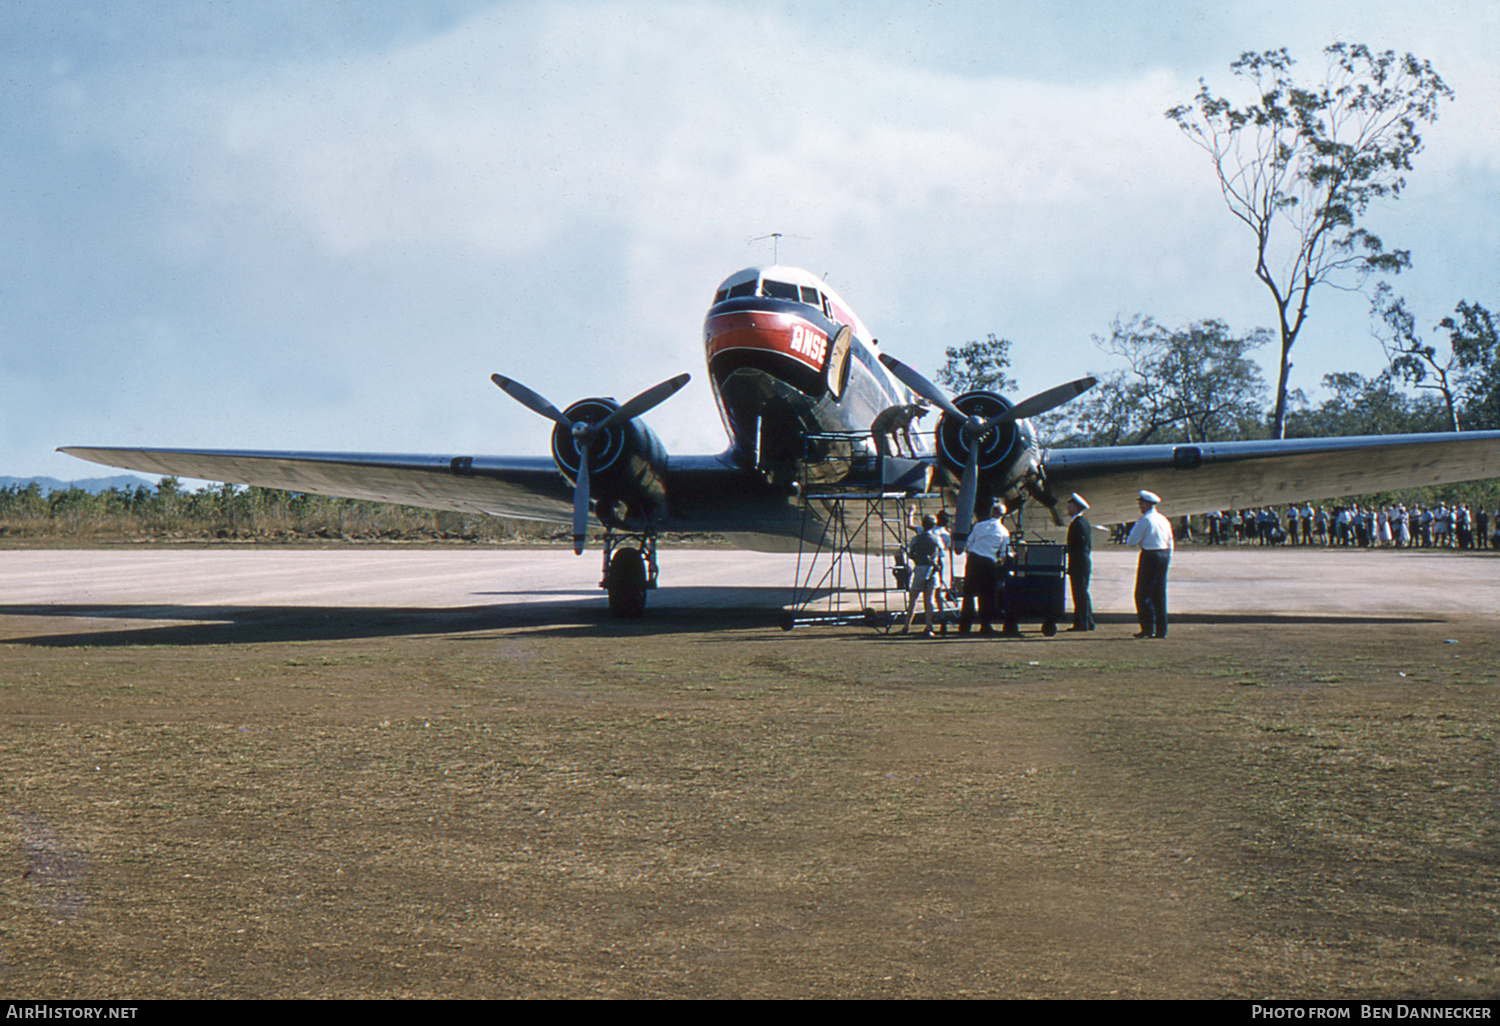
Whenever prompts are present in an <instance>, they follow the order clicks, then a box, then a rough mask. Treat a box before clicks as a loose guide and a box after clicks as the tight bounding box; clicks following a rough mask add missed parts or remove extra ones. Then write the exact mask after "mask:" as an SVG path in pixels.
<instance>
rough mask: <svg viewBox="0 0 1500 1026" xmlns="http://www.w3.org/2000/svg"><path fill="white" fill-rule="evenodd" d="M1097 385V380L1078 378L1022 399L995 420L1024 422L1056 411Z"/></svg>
mask: <svg viewBox="0 0 1500 1026" xmlns="http://www.w3.org/2000/svg"><path fill="white" fill-rule="evenodd" d="M1097 383H1098V379H1097V378H1079V379H1078V380H1077V381H1069V382H1068V383H1067V384H1065V385H1058V386H1057V387H1056V388H1049V389H1047V391H1045V392H1038V393H1037V394H1036V395H1034V396H1032V397H1031V398H1030V399H1023V400H1021V401H1020V402H1018V403H1016V405H1014V406H1012V407H1011V408H1010V409H1008V410H1006V411H1005V413H1003V414H1001V415H1000V416H999V417H997V418H996V420H997V421H1007V420H1025V419H1026V418H1027V417H1035V416H1037V415H1039V414H1043V413H1046V412H1047V411H1048V410H1053V409H1056V408H1057V407H1059V406H1061V405H1062V404H1063V403H1066V402H1070V401H1071V400H1073V399H1076V398H1078V397H1079V396H1081V395H1083V393H1085V392H1087V391H1088V390H1089V389H1091V388H1093V387H1094V385H1095V384H1097Z"/></svg>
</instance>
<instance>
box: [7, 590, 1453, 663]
mask: <svg viewBox="0 0 1500 1026" xmlns="http://www.w3.org/2000/svg"><path fill="white" fill-rule="evenodd" d="M786 594H787V593H786V589H783V588H755V587H745V588H719V587H715V588H670V589H668V588H663V589H662V590H661V591H660V592H659V593H658V597H657V599H656V602H655V606H654V608H653V607H648V609H647V611H646V615H645V616H644V617H643V618H641V619H637V620H617V619H614V618H613V617H611V616H610V614H609V609H608V607H607V605H606V603H605V601H604V599H603V598H602V597H598V598H595V597H587V598H585V597H583V596H582V595H578V594H573V595H569V596H567V597H564V598H556V599H547V600H543V601H531V602H526V603H496V604H478V605H471V606H456V607H442V608H432V607H417V606H388V607H385V606H377V607H369V606H270V605H267V606H187V605H183V606H175V605H159V604H152V605H103V604H100V605H13V606H4V605H0V617H15V618H20V619H24V618H42V619H68V618H79V619H90V620H105V621H112V622H110V623H108V624H99V625H98V626H90V627H83V628H81V629H79V630H76V631H67V632H55V633H48V634H38V635H31V636H21V637H11V638H7V639H4V641H3V643H5V644H12V645H36V646H48V647H58V648H72V647H87V646H99V647H109V646H144V645H184V646H192V645H246V644H265V643H271V642H288V641H343V640H351V639H361V638H396V637H408V636H417V635H458V634H473V633H476V632H484V631H496V630H515V629H526V630H531V631H543V632H546V633H549V634H554V635H570V634H571V635H576V636H579V637H614V636H619V637H649V636H653V635H672V634H699V635H701V634H712V633H713V632H719V631H733V630H751V629H765V628H771V627H776V626H779V625H780V624H781V621H782V616H783V607H782V606H781V605H779V604H777V600H779V599H784V598H785V597H786ZM1096 619H1097V620H1098V622H1099V623H1100V624H1101V625H1105V626H1109V627H1115V626H1121V627H1126V626H1133V625H1134V624H1135V618H1134V617H1133V616H1131V615H1130V614H1127V613H1105V614H1101V615H1098V616H1097V617H1096ZM1442 619H1443V618H1442V617H1437V616H1413V615H1408V616H1357V615H1349V614H1312V613H1292V614H1287V613H1183V614H1178V615H1174V616H1173V618H1172V623H1173V624H1174V625H1178V626H1183V625H1189V624H1193V625H1209V626H1214V625H1218V626H1255V625H1263V626H1270V625H1278V626H1285V625H1288V624H1318V625H1327V626H1334V625H1360V624H1367V625H1368V624H1387V625H1388V624H1399V623H1436V622H1442ZM122 620H124V621H137V622H146V623H149V622H151V621H155V622H156V623H157V625H156V626H139V627H134V626H132V627H121V626H119V625H118V622H119V621H122ZM184 621H185V622H184ZM920 623H921V620H920V614H919V618H918V621H917V624H918V626H919V627H920ZM809 626H813V625H809ZM1063 626H1066V620H1065V621H1064V624H1063ZM849 628H850V632H849V635H848V636H849V638H850V639H855V638H859V637H865V636H869V635H870V634H871V633H872V631H871V629H870V627H869V626H867V625H862V624H850V625H849ZM1022 628H1023V630H1024V631H1025V635H1024V636H1026V637H1032V636H1034V635H1036V629H1035V628H1036V625H1035V624H1025V623H1023V624H1022ZM779 634H780V632H778V633H777V635H776V636H779ZM890 636H891V637H899V635H890ZM1114 636H1115V633H1114V632H1113V631H1109V632H1106V633H1105V634H1101V635H1097V637H1098V638H1101V639H1102V638H1109V637H1114ZM976 637H977V635H976Z"/></svg>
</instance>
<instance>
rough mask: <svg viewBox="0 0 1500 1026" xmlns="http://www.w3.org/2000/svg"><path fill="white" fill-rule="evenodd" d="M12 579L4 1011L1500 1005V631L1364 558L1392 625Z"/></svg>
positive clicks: (5, 612)
mask: <svg viewBox="0 0 1500 1026" xmlns="http://www.w3.org/2000/svg"><path fill="white" fill-rule="evenodd" d="M19 555H22V554H12V553H3V554H0V585H3V586H7V587H9V588H11V590H12V594H11V596H10V597H5V596H0V992H4V993H5V994H7V995H8V996H12V997H18V998H26V999H39V998H49V997H51V998H88V997H92V998H156V997H194V998H197V997H245V998H257V997H309V996H314V997H382V996H396V997H512V996H517V997H585V996H608V997H739V996H745V997H959V996H977V997H1042V998H1046V997H1068V998H1106V997H1158V998H1160V997H1167V998H1171V997H1195V998H1199V997H1206V998H1218V997H1240V998H1249V997H1256V998H1292V997H1372V998H1373V997H1494V996H1496V995H1497V993H1500V964H1497V958H1500V873H1497V863H1500V826H1497V800H1496V793H1497V774H1500V752H1497V748H1496V734H1497V731H1500V665H1497V655H1500V646H1497V641H1496V630H1495V626H1496V622H1495V618H1494V617H1493V616H1492V615H1489V614H1488V613H1487V612H1485V613H1480V614H1472V615H1471V614H1465V613H1463V612H1462V611H1459V610H1455V609H1454V608H1444V609H1440V610H1438V611H1436V612H1420V611H1412V610H1407V609H1396V608H1393V607H1392V606H1391V605H1390V604H1389V603H1382V602H1381V601H1379V600H1378V595H1379V594H1380V593H1381V591H1382V590H1389V591H1394V590H1398V589H1400V588H1401V584H1402V581H1403V578H1404V577H1407V576H1409V575H1410V574H1411V573H1412V572H1413V570H1412V568H1414V567H1416V566H1418V565H1419V564H1417V563H1415V562H1409V563H1404V564H1403V563H1400V562H1398V561H1396V560H1392V559H1389V558H1387V557H1386V556H1385V555H1382V554H1354V553H1351V554H1348V555H1349V556H1350V557H1353V558H1355V559H1357V558H1359V557H1361V556H1365V557H1366V558H1367V562H1365V563H1362V564H1356V563H1354V562H1346V563H1341V564H1339V563H1336V564H1330V565H1334V566H1344V567H1345V568H1346V571H1347V573H1345V574H1344V576H1345V577H1346V578H1347V579H1349V580H1353V581H1354V584H1353V585H1352V586H1353V587H1356V588H1360V587H1363V588H1366V589H1369V594H1370V601H1369V602H1368V603H1367V604H1366V608H1365V610H1364V611H1360V610H1359V609H1357V608H1351V606H1355V607H1357V606H1358V605H1359V603H1358V602H1357V601H1352V602H1345V603H1344V604H1343V605H1341V606H1340V607H1339V608H1337V609H1330V610H1325V611H1319V610H1316V609H1313V610H1306V609H1304V610H1300V611H1297V610H1289V609H1277V608H1266V607H1265V604H1264V603H1262V604H1261V605H1260V606H1259V607H1257V608H1249V609H1244V608H1242V609H1240V610H1239V611H1238V612H1224V611H1214V607H1213V603H1212V602H1210V601H1208V600H1207V599H1202V600H1200V601H1199V602H1198V603H1197V605H1196V608H1197V609H1199V610H1200V611H1198V612H1194V611H1192V610H1193V608H1195V606H1194V604H1193V603H1191V602H1185V605H1186V606H1187V611H1185V612H1183V613H1182V614H1181V615H1179V616H1178V617H1177V619H1176V620H1175V622H1174V624H1173V627H1172V636H1171V637H1170V638H1168V639H1167V640H1165V641H1135V640H1133V639H1132V638H1131V637H1130V634H1131V632H1132V631H1133V630H1134V627H1133V625H1132V624H1131V623H1130V621H1129V618H1128V617H1127V616H1125V615H1124V613H1123V607H1122V606H1121V605H1120V604H1119V603H1118V602H1117V601H1116V602H1114V604H1113V605H1109V604H1105V606H1104V607H1105V608H1106V610H1108V609H1113V610H1114V612H1113V613H1112V614H1111V613H1106V615H1105V616H1103V617H1102V619H1103V621H1104V622H1103V623H1102V625H1101V629H1100V630H1099V631H1097V632H1095V633H1093V634H1085V635H1069V634H1060V635H1058V636H1057V637H1055V638H1051V639H1043V638H1041V637H1040V636H1039V635H1037V634H1035V633H1030V634H1028V636H1027V637H1026V638H1024V639H1022V640H1020V641H1006V640H989V639H981V638H978V637H968V638H963V639H959V638H950V639H948V640H942V641H923V640H917V639H902V638H899V637H897V636H892V635H883V634H879V633H875V632H872V631H868V630H860V629H852V628H846V629H824V628H808V629H798V630H796V631H793V632H791V633H789V634H788V633H783V632H782V631H780V630H778V629H776V628H775V626H774V615H773V612H772V610H771V609H770V608H769V607H768V606H767V604H765V603H762V604H761V605H760V606H756V605H755V604H754V603H750V604H749V608H741V609H740V610H739V611H725V610H724V609H723V608H722V607H720V606H718V605H716V604H715V603H712V602H709V603H703V604H695V603H693V602H682V603H677V604H674V603H673V602H672V601H671V600H670V596H668V597H667V598H666V599H665V600H664V601H663V602H662V603H661V604H660V607H659V608H656V609H654V610H653V614H652V615H651V616H649V617H648V618H647V619H645V620H642V621H638V622H633V623H621V622H612V621H610V620H608V618H607V617H606V616H605V615H604V613H603V612H602V609H601V608H600V600H599V599H598V598H597V597H595V596H593V595H587V596H583V597H577V596H574V595H573V594H572V593H571V592H570V593H567V594H564V595H561V596H560V597H558V598H557V601H528V602H525V603H523V604H516V605H507V604H504V603H502V602H500V601H499V600H498V599H487V598H483V597H475V593H474V591H473V590H472V589H470V590H469V591H466V592H464V594H463V595H460V596H459V597H457V598H455V599H453V600H452V601H446V602H445V601H441V600H432V601H429V600H428V599H429V598H430V596H425V594H424V595H423V596H420V597H421V598H422V601H412V602H410V603H408V602H406V601H404V600H403V599H402V598H401V597H400V596H394V597H387V598H384V599H381V600H379V601H374V602H371V603H366V604H361V603H360V602H358V601H355V600H353V599H349V598H347V597H344V598H340V597H337V596H335V597H334V598H331V599H330V598H329V597H327V596H326V595H321V594H320V595H319V597H318V598H317V599H316V600H307V601H301V600H298V599H297V598H296V596H295V595H294V594H292V592H295V591H296V589H297V588H299V587H302V584H300V583H298V582H301V581H303V580H304V578H302V577H300V576H299V577H296V578H295V579H292V580H289V581H288V582H286V583H284V585H283V587H284V589H285V590H286V591H287V594H281V593H280V592H276V593H275V595H274V597H273V598H271V599H266V600H258V601H250V600H247V599H246V598H245V597H244V596H243V595H241V594H239V593H237V592H235V588H236V587H237V583H236V582H237V581H241V582H242V581H243V580H244V576H243V575H244V574H245V573H247V572H248V571H242V570H240V569H232V570H229V571H225V570H222V569H221V570H217V571H214V570H210V572H209V573H210V577H211V578H214V579H216V580H217V581H218V584H217V587H218V589H219V593H217V594H218V597H215V594H216V593H215V592H214V589H213V588H211V587H209V586H208V585H204V592H203V594H202V595H199V594H198V593H196V592H192V594H193V595H194V596H195V597H194V598H193V599H192V600H191V601H187V600H176V601H174V600H173V599H172V598H171V597H170V596H171V594H172V593H173V588H174V587H176V588H178V589H179V590H180V589H188V590H189V591H191V587H190V583H185V582H182V581H176V580H174V579H172V577H171V575H170V574H163V573H162V572H161V571H160V570H159V569H158V571H156V574H157V576H156V577H148V578H146V580H148V581H149V582H151V583H150V585H149V587H146V586H144V585H143V586H142V588H144V590H138V591H136V592H131V593H129V594H126V593H124V592H120V593H118V594H117V593H104V592H102V591H100V590H99V588H100V587H102V585H98V582H99V581H100V580H102V579H106V578H107V577H108V573H109V571H108V569H107V568H102V567H103V565H102V564H100V565H99V566H92V565H91V564H88V563H87V559H88V554H87V553H73V554H69V555H70V556H76V557H78V558H79V559H82V560H84V561H85V566H86V567H90V566H91V567H92V568H90V569H87V570H86V571H84V572H83V573H82V576H80V577H79V578H78V579H77V580H75V579H73V578H68V577H67V576H66V574H64V573H63V571H60V570H57V569H55V568H51V569H46V570H45V573H42V572H40V571H37V572H33V570H30V569H28V567H33V564H29V563H25V562H24V561H23V562H17V561H15V560H11V561H10V562H6V559H7V557H12V556H19ZM137 555H140V556H141V558H142V559H143V560H144V561H145V563H144V565H145V566H146V568H147V569H146V571H145V572H146V573H151V572H152V571H150V569H149V568H150V566H151V565H152V564H151V562H150V558H148V557H150V554H132V556H137ZM173 555H175V554H173ZM513 555H516V554H512V553H505V554H502V555H501V556H499V557H496V558H506V559H508V558H510V557H511V556H513ZM711 555H712V554H705V558H708V557H711ZM1122 558H1123V556H1122ZM1221 558H1223V559H1227V556H1219V555H1216V554H1211V553H1209V554H1204V553H1191V554H1190V553H1180V554H1179V556H1178V564H1179V566H1180V567H1184V569H1183V570H1182V573H1183V574H1184V582H1185V583H1184V589H1183V590H1184V594H1185V595H1186V594H1187V593H1188V591H1189V588H1188V585H1187V583H1186V582H1187V581H1188V580H1189V579H1190V578H1189V576H1188V574H1189V571H1188V570H1187V569H1186V568H1185V567H1186V564H1188V563H1190V562H1191V561H1192V560H1195V559H1197V560H1200V563H1199V565H1200V566H1206V565H1207V564H1206V563H1205V562H1201V561H1207V560H1210V559H1221ZM1460 559H1464V560H1470V561H1473V562H1467V563H1465V564H1463V565H1464V567H1465V568H1466V572H1467V573H1469V574H1470V577H1469V578H1466V580H1470V581H1471V584H1470V585H1468V586H1470V587H1481V586H1482V582H1483V581H1484V580H1485V579H1486V578H1485V576H1484V575H1485V574H1487V573H1488V572H1489V571H1490V570H1493V571H1495V572H1496V573H1500V557H1488V556H1473V557H1462V556H1459V555H1457V554H1454V555H1453V560H1452V562H1451V564H1450V565H1451V566H1453V567H1457V566H1458V565H1459V564H1458V560H1460ZM1371 560H1382V562H1381V563H1380V564H1379V566H1380V567H1381V570H1380V573H1382V574H1385V575H1386V576H1385V577H1381V578H1379V580H1376V581H1374V582H1373V583H1372V582H1371V581H1367V580H1365V578H1363V577H1361V576H1360V574H1364V573H1366V572H1367V570H1368V568H1370V567H1373V566H1375V565H1376V564H1375V563H1373V562H1370V561H1371ZM348 565H349V566H351V567H352V566H355V564H354V563H353V562H351V563H349V564H348ZM359 565H360V566H362V565H363V564H359ZM1121 565H1122V566H1123V565H1125V564H1124V563H1122V564H1121ZM1247 565H1252V564H1245V563H1243V562H1234V563H1231V562H1227V561H1226V562H1225V563H1224V564H1223V568H1222V570H1221V571H1217V573H1222V574H1223V575H1225V576H1226V577H1227V576H1233V575H1234V574H1248V571H1246V570H1245V567H1246V566H1247ZM1420 565H1421V566H1423V567H1424V568H1426V567H1430V566H1431V565H1432V564H1420ZM236 566H238V565H237V564H236ZM48 567H51V564H48ZM1476 567H1477V568H1478V576H1475V568H1476ZM173 572H174V573H175V572H176V571H173ZM424 572H425V571H424ZM1174 572H1175V571H1174ZM1321 572H1328V571H1321ZM1423 572H1424V573H1426V572H1428V571H1427V570H1426V569H1424V571H1423ZM28 573H32V574H33V576H32V577H27V574H28ZM299 573H300V571H299ZM548 573H550V571H548ZM1215 573H1216V571H1212V570H1210V571H1209V572H1208V573H1207V578H1209V579H1211V578H1213V577H1214V576H1215ZM7 574H8V575H9V576H7ZM391 574H392V576H398V575H397V574H396V572H395V571H391ZM542 576H543V577H544V578H545V577H546V576H547V574H543V575H542ZM80 580H81V581H87V582H92V583H89V584H88V585H84V584H79V583H78V581H80ZM423 580H424V581H425V580H427V578H425V577H424V578H423ZM1473 581H1479V582H1481V584H1480V585H1475V584H1473V583H1472V582H1473ZM69 582H72V583H69ZM734 583H735V586H737V587H741V588H744V587H746V582H744V581H740V580H737V581H735V582H734ZM1440 583H1441V582H1439V586H1440ZM257 587H260V586H259V585H257ZM266 587H267V588H270V587H271V585H266ZM423 587H426V585H423ZM536 587H537V588H542V585H537V586H536ZM563 587H564V590H565V591H566V587H571V585H566V586H563ZM1119 587H1120V585H1119V584H1118V582H1115V583H1113V584H1111V583H1110V582H1108V581H1105V582H1101V588H1100V591H1101V592H1103V593H1104V594H1106V595H1113V594H1116V593H1117V591H1118V588H1119ZM152 588H155V589H157V591H152V590H150V589H152ZM1112 588H1113V589H1115V591H1111V589H1112ZM28 589H31V590H28ZM48 589H51V591H50V592H49V591H48ZM522 590H524V589H522ZM49 594H50V595H51V598H48V595H49ZM663 594H664V595H665V589H664V592H663ZM17 595H19V596H20V598H16V597H15V596H17ZM288 596H290V597H288ZM655 601H656V600H655V599H653V602H655ZM1485 601H1487V602H1489V603H1490V604H1491V605H1493V601H1494V600H1493V595H1492V594H1491V595H1489V596H1487V597H1486V599H1485ZM7 603H8V604H7ZM1231 604H1232V603H1231ZM1479 608H1482V609H1488V608H1489V607H1488V606H1482V607H1479Z"/></svg>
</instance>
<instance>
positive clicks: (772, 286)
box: [760, 278, 802, 303]
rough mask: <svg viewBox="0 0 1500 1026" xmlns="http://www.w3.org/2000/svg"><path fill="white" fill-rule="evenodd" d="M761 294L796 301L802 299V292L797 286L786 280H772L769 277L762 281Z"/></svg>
mask: <svg viewBox="0 0 1500 1026" xmlns="http://www.w3.org/2000/svg"><path fill="white" fill-rule="evenodd" d="M760 294H761V295H763V296H768V297H770V298H771V299H790V300H791V301H792V302H794V303H798V302H801V301H802V294H801V293H800V292H799V291H798V290H797V286H795V285H789V284H787V283H786V282H784V281H771V280H770V279H769V278H767V279H766V280H764V281H762V282H761V283H760Z"/></svg>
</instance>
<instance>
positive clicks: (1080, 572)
mask: <svg viewBox="0 0 1500 1026" xmlns="http://www.w3.org/2000/svg"><path fill="white" fill-rule="evenodd" d="M1088 508H1089V504H1088V503H1086V502H1084V501H1083V496H1081V495H1079V494H1078V493H1077V492H1074V493H1073V494H1072V495H1070V496H1068V516H1070V517H1072V520H1070V521H1069V522H1068V586H1069V588H1070V589H1071V590H1072V592H1073V626H1071V627H1069V628H1068V630H1070V631H1091V630H1093V629H1094V606H1093V603H1092V602H1090V601H1089V577H1090V576H1091V575H1092V573H1093V570H1094V528H1093V525H1092V524H1090V523H1089V519H1088V517H1086V516H1084V515H1083V513H1084V510H1086V509H1088Z"/></svg>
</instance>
